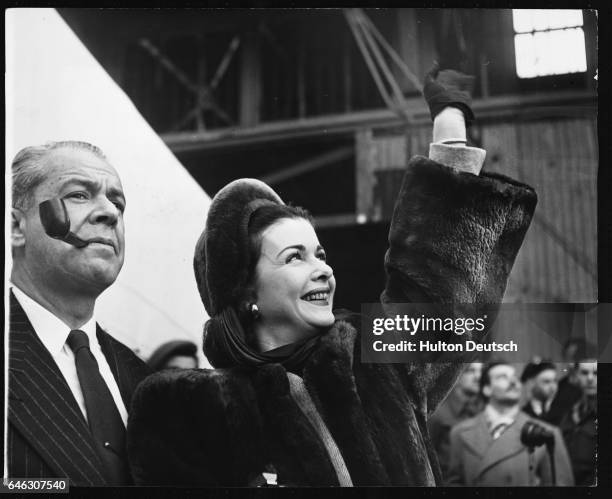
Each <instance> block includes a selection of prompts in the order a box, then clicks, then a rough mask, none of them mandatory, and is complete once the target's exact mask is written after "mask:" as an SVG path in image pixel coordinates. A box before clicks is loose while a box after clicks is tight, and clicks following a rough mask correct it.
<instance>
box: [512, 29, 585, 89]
mask: <svg viewBox="0 0 612 499" xmlns="http://www.w3.org/2000/svg"><path fill="white" fill-rule="evenodd" d="M514 48H515V54H516V74H517V75H518V76H519V78H533V77H536V76H545V75H555V74H566V73H578V72H584V71H586V69H587V68H586V50H585V45H584V33H583V31H582V28H571V29H561V30H554V31H544V32H541V33H538V32H536V33H534V34H520V35H516V36H515V37H514Z"/></svg>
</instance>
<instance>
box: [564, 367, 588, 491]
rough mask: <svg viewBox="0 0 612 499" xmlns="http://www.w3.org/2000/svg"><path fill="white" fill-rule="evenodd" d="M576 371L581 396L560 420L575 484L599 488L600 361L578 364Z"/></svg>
mask: <svg viewBox="0 0 612 499" xmlns="http://www.w3.org/2000/svg"><path fill="white" fill-rule="evenodd" d="M575 372H576V379H577V381H578V385H579V387H580V389H581V392H582V394H581V397H580V400H578V402H576V403H575V404H574V405H573V406H572V408H571V410H570V411H569V412H568V413H567V414H566V415H565V417H564V418H563V420H562V421H561V431H562V432H563V437H564V439H565V443H566V445H567V450H568V452H569V455H570V459H571V462H572V468H573V470H574V476H575V477H576V485H583V486H589V485H596V479H597V477H596V466H597V462H596V455H597V362H596V361H594V360H591V361H586V362H578V363H577V364H576V366H575Z"/></svg>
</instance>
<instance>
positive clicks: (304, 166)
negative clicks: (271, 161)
mask: <svg viewBox="0 0 612 499" xmlns="http://www.w3.org/2000/svg"><path fill="white" fill-rule="evenodd" d="M354 154H355V150H354V148H353V147H341V148H339V149H334V150H333V151H330V152H326V153H324V154H321V155H320V156H315V157H314V158H310V159H307V160H306V161H300V162H299V163H296V164H294V165H292V166H289V167H286V168H281V169H280V170H277V171H276V172H273V173H269V174H268V175H264V176H262V177H260V178H259V179H260V180H261V181H263V182H265V183H266V184H268V185H274V184H278V183H279V182H282V181H283V180H287V179H290V178H293V177H297V176H298V175H303V174H304V173H308V172H311V171H314V170H318V169H319V168H323V167H324V166H327V165H329V164H331V163H336V162H338V161H342V160H344V159H348V158H350V157H352V156H353V155H354Z"/></svg>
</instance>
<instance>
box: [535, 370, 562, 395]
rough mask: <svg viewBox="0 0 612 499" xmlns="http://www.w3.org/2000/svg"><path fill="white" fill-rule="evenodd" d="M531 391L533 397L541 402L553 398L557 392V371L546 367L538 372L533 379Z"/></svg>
mask: <svg viewBox="0 0 612 499" xmlns="http://www.w3.org/2000/svg"><path fill="white" fill-rule="evenodd" d="M531 393H532V395H533V397H534V398H535V399H537V400H540V401H542V402H544V401H546V400H549V399H551V398H553V397H554V395H555V393H557V371H555V370H554V369H546V370H545V371H542V372H541V373H540V374H538V375H537V376H536V377H535V378H534V380H533V387H532V389H531Z"/></svg>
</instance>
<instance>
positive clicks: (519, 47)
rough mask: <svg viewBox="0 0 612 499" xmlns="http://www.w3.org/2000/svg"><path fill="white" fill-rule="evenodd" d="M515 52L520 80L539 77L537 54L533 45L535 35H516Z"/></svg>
mask: <svg viewBox="0 0 612 499" xmlns="http://www.w3.org/2000/svg"><path fill="white" fill-rule="evenodd" d="M514 51H515V54H516V74H517V75H518V76H519V78H533V77H534V76H537V73H536V65H537V54H536V51H535V45H534V43H533V35H531V34H524V35H516V36H515V37H514Z"/></svg>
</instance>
